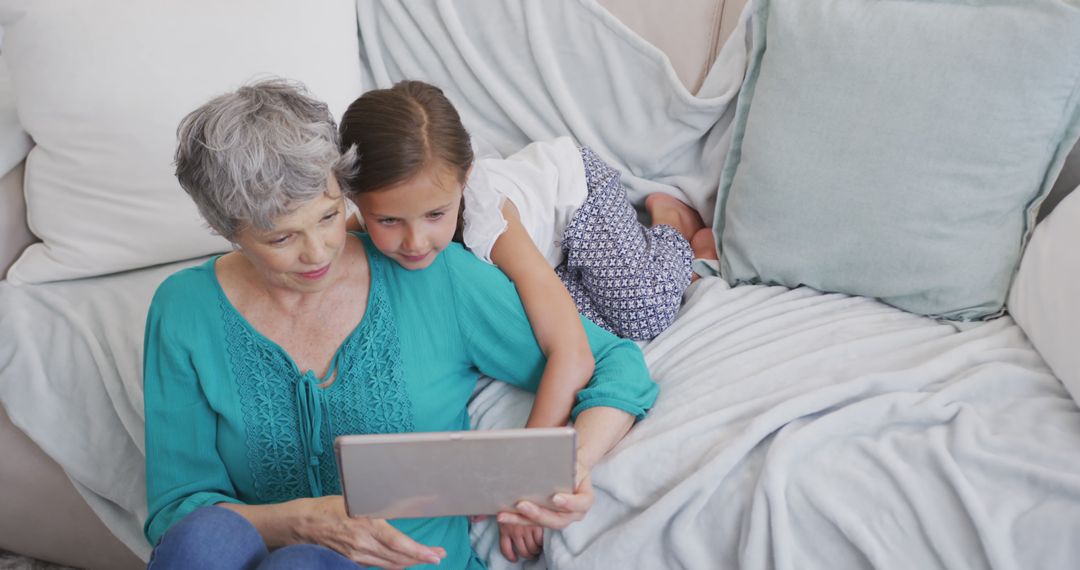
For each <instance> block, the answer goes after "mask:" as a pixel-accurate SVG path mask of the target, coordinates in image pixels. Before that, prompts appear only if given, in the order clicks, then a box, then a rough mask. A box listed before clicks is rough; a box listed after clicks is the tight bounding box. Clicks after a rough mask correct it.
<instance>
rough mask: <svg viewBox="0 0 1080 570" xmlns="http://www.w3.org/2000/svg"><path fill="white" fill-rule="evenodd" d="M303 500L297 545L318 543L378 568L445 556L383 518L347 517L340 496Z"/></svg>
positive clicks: (436, 562)
mask: <svg viewBox="0 0 1080 570" xmlns="http://www.w3.org/2000/svg"><path fill="white" fill-rule="evenodd" d="M302 501H303V503H302V505H298V506H299V507H300V508H301V509H303V512H302V513H301V514H300V516H299V522H298V523H297V525H296V527H295V529H294V533H295V535H296V538H297V541H298V542H307V543H312V544H321V545H323V546H326V547H327V548H331V549H333V550H336V551H338V552H340V553H341V554H342V555H343V556H345V557H346V558H349V559H350V560H353V561H354V562H357V563H359V564H363V565H366V566H378V567H380V568H404V567H406V566H415V565H418V564H438V563H439V562H440V561H441V560H442V559H443V558H445V557H446V551H445V550H443V549H442V548H439V547H428V546H424V545H422V544H420V543H418V542H416V541H414V540H413V539H411V538H409V537H408V536H406V535H405V534H404V533H402V532H401V531H399V530H398V529H396V528H394V527H393V526H391V525H390V523H388V522H386V521H385V520H383V519H370V518H367V517H350V516H349V515H348V513H346V511H345V500H344V499H343V498H342V497H341V495H333V496H328V497H320V498H317V499H303V500H302Z"/></svg>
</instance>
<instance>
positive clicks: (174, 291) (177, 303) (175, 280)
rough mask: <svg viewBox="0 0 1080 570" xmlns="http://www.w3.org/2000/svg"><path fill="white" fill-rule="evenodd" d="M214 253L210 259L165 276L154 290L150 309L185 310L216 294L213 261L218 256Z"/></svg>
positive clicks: (218, 256)
mask: <svg viewBox="0 0 1080 570" xmlns="http://www.w3.org/2000/svg"><path fill="white" fill-rule="evenodd" d="M220 257H221V256H220V255H215V256H214V257H211V258H210V259H208V260H206V261H204V262H202V263H199V264H198V265H194V266H191V267H187V268H184V269H181V270H179V271H177V272H175V273H173V274H172V275H169V276H168V277H166V278H165V280H164V281H162V282H161V284H160V285H158V288H157V291H155V292H154V297H153V300H152V301H151V302H150V306H151V308H152V309H158V310H162V309H176V310H186V309H190V308H191V307H195V306H199V305H200V304H201V303H203V302H205V300H206V299H207V298H208V297H210V296H212V295H215V294H216V292H217V291H216V285H215V279H216V277H215V275H214V263H215V262H216V261H217V260H218V259H219V258H220Z"/></svg>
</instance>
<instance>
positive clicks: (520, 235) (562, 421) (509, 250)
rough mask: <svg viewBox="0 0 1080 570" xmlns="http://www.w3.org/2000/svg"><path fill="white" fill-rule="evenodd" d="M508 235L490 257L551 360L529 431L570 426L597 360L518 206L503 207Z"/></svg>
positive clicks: (506, 203) (566, 293) (530, 415)
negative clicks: (518, 299) (515, 294)
mask: <svg viewBox="0 0 1080 570" xmlns="http://www.w3.org/2000/svg"><path fill="white" fill-rule="evenodd" d="M503 217H504V218H505V219H506V223H507V228H506V231H505V232H504V233H503V234H502V235H501V236H499V239H498V240H496V242H495V245H494V247H492V249H491V259H492V261H494V262H495V265H496V266H498V267H499V269H502V271H503V273H505V274H506V276H507V277H509V278H510V280H511V281H513V282H514V285H515V286H516V287H517V291H518V294H519V295H520V296H521V302H522V304H523V305H524V307H525V313H526V315H528V318H529V323H530V324H531V325H532V330H533V333H534V334H535V335H536V341H537V343H538V344H539V345H540V350H542V351H543V353H544V355H545V356H547V364H546V365H545V367H544V374H543V376H542V377H541V379H540V387H539V388H538V389H537V390H536V401H535V403H534V404H533V407H532V412H531V413H530V414H529V420H528V423H526V427H554V426H561V425H566V422H567V420H568V419H569V418H570V409H571V408H572V407H573V406H574V397H575V396H576V395H577V392H578V390H580V389H582V388H584V387H585V384H586V383H587V382H588V381H589V378H590V377H591V376H592V373H593V368H594V364H595V361H594V360H593V355H592V351H591V350H590V349H589V341H588V339H587V338H586V336H585V329H584V328H583V327H582V325H581V319H580V317H579V316H578V311H577V307H575V306H574V301H573V300H572V299H571V298H570V294H569V293H568V292H567V290H566V287H565V286H563V284H562V281H560V280H559V278H558V276H556V275H555V271H553V270H552V269H551V266H550V265H548V262H547V260H546V259H544V256H543V255H542V254H541V253H540V251H539V250H538V249H537V248H536V245H535V244H534V243H533V241H532V238H531V237H529V234H528V232H526V231H525V228H524V227H523V226H522V225H521V218H520V217H519V216H518V211H517V208H515V207H514V204H513V202H511V201H510V200H506V201H505V203H504V205H503Z"/></svg>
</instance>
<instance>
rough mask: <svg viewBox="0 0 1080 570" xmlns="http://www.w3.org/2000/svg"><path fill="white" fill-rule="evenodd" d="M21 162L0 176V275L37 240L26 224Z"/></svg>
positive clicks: (5, 273) (5, 272) (22, 163)
mask: <svg viewBox="0 0 1080 570" xmlns="http://www.w3.org/2000/svg"><path fill="white" fill-rule="evenodd" d="M25 164H26V163H25V162H21V163H19V164H18V166H16V167H15V168H12V169H11V171H10V172H8V173H7V174H5V175H4V176H3V177H2V178H0V275H7V271H8V268H10V267H11V264H12V263H14V262H15V260H16V259H18V257H19V254H20V253H22V251H23V250H24V249H26V246H28V245H30V244H31V243H34V242H35V241H37V238H35V237H34V234H32V233H30V228H29V227H27V225H26V200H25V198H24V197H23V165H25Z"/></svg>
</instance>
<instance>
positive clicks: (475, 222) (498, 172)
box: [462, 137, 589, 267]
mask: <svg viewBox="0 0 1080 570" xmlns="http://www.w3.org/2000/svg"><path fill="white" fill-rule="evenodd" d="M588 194H589V192H588V188H587V186H586V182H585V165H584V164H583V163H582V162H581V151H580V150H579V149H578V146H577V145H576V144H575V143H574V141H573V139H571V138H570V137H560V138H557V139H554V140H551V141H545V142H535V143H532V144H530V145H529V146H527V147H525V148H523V149H521V150H520V151H518V152H517V153H515V154H513V155H510V156H508V157H506V158H505V159H503V158H479V159H477V160H475V161H474V163H473V169H472V172H471V173H470V174H469V179H468V181H467V182H466V183H465V212H464V214H463V216H462V217H463V219H464V227H463V231H462V237H463V238H464V241H465V246H466V247H468V248H469V249H470V250H471V251H472V252H473V254H474V255H476V256H477V257H479V258H480V259H483V260H484V261H486V262H488V263H492V261H491V248H492V247H493V246H494V245H495V241H496V240H497V239H499V236H501V235H502V234H503V232H505V231H506V220H505V219H503V216H502V205H503V200H506V199H509V200H510V201H511V202H512V203H513V204H514V206H515V207H516V208H517V210H518V214H519V215H520V217H521V224H522V226H524V227H525V231H526V232H528V234H529V237H531V238H532V240H533V243H535V244H536V248H537V249H539V250H540V253H541V254H543V256H544V257H545V258H546V259H547V261H548V263H550V264H551V266H552V267H555V266H556V265H558V264H559V263H561V262H562V259H563V251H562V236H563V230H565V229H566V225H567V224H569V223H570V220H572V219H573V217H574V213H575V212H577V209H578V208H579V207H581V205H582V204H584V203H585V198H586V197H587V196H588Z"/></svg>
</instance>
